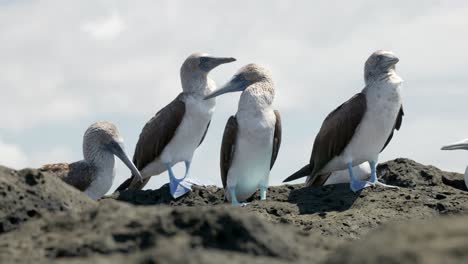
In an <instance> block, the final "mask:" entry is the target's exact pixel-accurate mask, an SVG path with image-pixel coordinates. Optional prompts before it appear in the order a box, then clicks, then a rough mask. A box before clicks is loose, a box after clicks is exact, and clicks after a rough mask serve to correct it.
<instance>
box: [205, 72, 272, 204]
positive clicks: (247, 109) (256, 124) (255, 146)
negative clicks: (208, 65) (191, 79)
mask: <svg viewBox="0 0 468 264" xmlns="http://www.w3.org/2000/svg"><path fill="white" fill-rule="evenodd" d="M236 91H243V92H242V95H241V97H240V100H239V106H238V110H237V113H236V115H235V116H231V117H230V118H229V120H228V122H227V124H226V128H225V129H224V135H223V141H222V145H221V161H220V165H221V180H222V182H223V187H224V188H225V190H226V198H227V199H228V201H231V202H232V204H233V205H245V204H241V203H239V201H241V202H243V201H245V200H246V199H248V198H249V197H251V196H252V195H253V194H254V193H255V192H256V191H257V190H258V189H259V188H260V198H261V200H265V199H266V192H267V188H268V178H269V176H270V170H271V168H272V167H273V165H274V164H275V161H276V157H277V156H278V151H279V148H280V144H281V118H280V114H279V112H278V111H276V110H273V108H272V103H273V99H274V97H275V88H274V85H273V80H272V78H271V75H270V73H269V71H268V70H266V69H265V68H263V67H261V66H260V65H257V64H248V65H246V66H244V67H242V68H241V69H240V70H239V71H238V72H237V73H236V75H234V77H233V78H232V79H231V81H230V82H229V83H227V84H226V85H225V86H224V87H223V88H221V89H219V90H217V91H215V92H213V93H211V94H209V95H208V96H206V97H205V99H210V98H214V97H216V96H218V95H221V94H224V93H229V92H236Z"/></svg>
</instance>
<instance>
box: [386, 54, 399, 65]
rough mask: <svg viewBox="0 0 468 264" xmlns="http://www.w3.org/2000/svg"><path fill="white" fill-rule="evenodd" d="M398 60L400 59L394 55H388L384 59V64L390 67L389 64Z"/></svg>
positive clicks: (393, 63)
mask: <svg viewBox="0 0 468 264" xmlns="http://www.w3.org/2000/svg"><path fill="white" fill-rule="evenodd" d="M387 56H388V55H387ZM399 61H400V59H398V58H397V57H396V56H395V55H389V56H388V57H387V58H386V59H385V65H386V67H391V66H393V65H395V64H397V63H398V62H399Z"/></svg>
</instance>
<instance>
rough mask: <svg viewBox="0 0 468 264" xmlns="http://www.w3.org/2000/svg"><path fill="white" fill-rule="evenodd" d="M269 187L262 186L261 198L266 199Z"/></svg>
mask: <svg viewBox="0 0 468 264" xmlns="http://www.w3.org/2000/svg"><path fill="white" fill-rule="evenodd" d="M267 189H268V188H267V187H266V186H260V200H262V201H264V200H266V193H267Z"/></svg>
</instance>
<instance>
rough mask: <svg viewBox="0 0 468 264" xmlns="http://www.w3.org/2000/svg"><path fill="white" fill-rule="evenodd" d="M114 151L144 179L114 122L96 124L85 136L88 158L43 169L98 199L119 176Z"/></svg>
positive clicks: (84, 143)
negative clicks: (125, 149)
mask: <svg viewBox="0 0 468 264" xmlns="http://www.w3.org/2000/svg"><path fill="white" fill-rule="evenodd" d="M114 155H115V156H117V157H118V158H119V159H121V160H122V162H123V163H125V165H127V167H128V168H129V169H130V171H132V173H134V174H135V175H137V178H138V179H140V180H141V179H142V178H141V175H140V173H139V172H138V170H137V168H136V167H135V165H133V163H132V162H131V161H130V159H129V157H128V156H127V154H126V153H125V151H124V145H123V139H122V137H121V136H120V133H119V131H118V129H117V127H116V126H115V125H114V124H112V123H110V122H97V123H94V124H92V125H91V126H90V127H89V128H88V129H87V130H86V132H85V134H84V137H83V156H84V160H80V161H77V162H73V163H59V164H48V165H44V166H42V168H40V170H41V171H45V172H49V173H52V174H54V175H56V176H58V177H60V178H61V179H62V180H63V181H65V182H66V183H68V184H70V185H72V186H74V187H75V188H77V189H78V190H80V191H82V192H84V193H86V194H87V195H88V196H89V197H91V199H94V200H97V199H99V198H101V197H102V196H104V195H105V194H106V193H107V191H109V190H110V188H111V186H112V182H113V181H114V177H115V167H114V164H115V159H114Z"/></svg>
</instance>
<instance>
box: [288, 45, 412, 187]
mask: <svg viewBox="0 0 468 264" xmlns="http://www.w3.org/2000/svg"><path fill="white" fill-rule="evenodd" d="M398 61H399V59H398V58H397V57H396V56H395V55H394V54H393V53H392V52H390V51H382V50H380V51H376V52H374V53H373V54H372V55H371V56H370V57H369V58H368V59H367V61H366V63H365V66H364V79H365V84H366V85H365V87H364V89H363V90H362V91H361V92H360V93H358V94H356V95H355V96H353V97H352V98H351V99H349V100H348V101H347V102H345V103H343V104H342V105H340V106H339V107H338V108H336V109H335V110H334V111H333V112H331V113H330V114H329V115H328V116H327V118H326V119H325V121H324V122H323V124H322V127H321V128H320V131H319V133H318V135H317V136H316V138H315V141H314V146H313V149H312V155H311V158H310V162H309V164H307V165H306V166H304V167H303V168H302V169H300V170H299V171H297V172H296V173H294V174H293V175H291V176H289V177H288V178H287V179H286V180H284V181H285V182H287V181H291V180H295V179H298V178H301V177H305V176H307V177H308V179H307V182H308V185H314V186H316V185H323V184H324V183H325V182H326V181H327V178H328V177H329V175H330V172H334V171H338V170H344V169H347V170H348V173H349V176H350V179H351V182H350V188H351V190H352V191H354V192H357V191H359V190H361V189H363V188H366V187H368V186H373V185H381V186H386V187H393V188H396V187H395V186H389V185H385V184H383V183H381V182H379V181H378V179H377V171H376V165H377V161H378V157H379V154H380V152H382V151H383V150H384V149H385V147H386V146H387V145H388V144H389V143H390V140H391V139H392V137H393V132H394V130H395V129H396V130H399V129H400V126H401V123H402V119H403V114H404V113H403V107H402V98H401V95H400V86H401V83H402V81H403V80H402V79H401V78H400V77H399V76H398V75H397V73H396V71H395V65H396V64H397V63H398ZM363 162H368V163H369V165H370V168H371V177H370V180H369V181H361V180H359V179H357V177H356V176H355V175H354V173H353V170H352V168H353V166H356V165H358V164H361V163H363Z"/></svg>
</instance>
